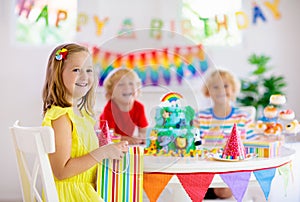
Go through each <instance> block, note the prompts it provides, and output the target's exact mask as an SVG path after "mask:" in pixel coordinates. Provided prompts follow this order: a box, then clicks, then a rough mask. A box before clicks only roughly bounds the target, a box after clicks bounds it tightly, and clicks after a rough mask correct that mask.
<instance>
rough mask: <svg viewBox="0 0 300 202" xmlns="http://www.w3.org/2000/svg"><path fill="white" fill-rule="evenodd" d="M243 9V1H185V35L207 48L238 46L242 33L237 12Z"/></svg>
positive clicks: (183, 10)
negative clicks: (238, 24)
mask: <svg viewBox="0 0 300 202" xmlns="http://www.w3.org/2000/svg"><path fill="white" fill-rule="evenodd" d="M241 7H242V2H241V0H183V6H182V18H183V20H184V22H185V23H184V24H183V26H184V30H186V31H184V33H183V34H184V35H185V36H187V37H189V38H191V39H192V40H193V41H195V42H196V43H202V44H203V45H205V46H224V45H231V46H233V45H237V44H239V43H241V33H240V30H239V29H238V26H237V16H236V12H237V11H239V10H240V9H241Z"/></svg>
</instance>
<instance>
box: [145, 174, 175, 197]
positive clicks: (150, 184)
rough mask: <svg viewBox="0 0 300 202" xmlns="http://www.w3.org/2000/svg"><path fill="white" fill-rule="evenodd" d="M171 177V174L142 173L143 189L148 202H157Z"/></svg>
mask: <svg viewBox="0 0 300 202" xmlns="http://www.w3.org/2000/svg"><path fill="white" fill-rule="evenodd" d="M172 176H173V174H169V173H144V185H143V187H144V190H145V192H146V194H147V196H148V198H149V200H150V202H155V201H157V199H158V197H159V195H160V194H161V192H162V191H163V190H164V188H165V187H166V186H167V184H168V183H169V181H170V179H171V178H172Z"/></svg>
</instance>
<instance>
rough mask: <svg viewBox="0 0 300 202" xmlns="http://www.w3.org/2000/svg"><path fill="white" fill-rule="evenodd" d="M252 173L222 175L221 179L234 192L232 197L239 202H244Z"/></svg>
mask: <svg viewBox="0 0 300 202" xmlns="http://www.w3.org/2000/svg"><path fill="white" fill-rule="evenodd" d="M250 176H251V172H239V173H226V174H221V178H222V179H223V181H224V182H225V183H226V184H227V185H228V187H229V188H230V189H231V191H232V195H233V196H234V198H235V199H236V200H237V202H242V201H243V197H244V195H245V192H246V190H247V187H248V184H249V180H250Z"/></svg>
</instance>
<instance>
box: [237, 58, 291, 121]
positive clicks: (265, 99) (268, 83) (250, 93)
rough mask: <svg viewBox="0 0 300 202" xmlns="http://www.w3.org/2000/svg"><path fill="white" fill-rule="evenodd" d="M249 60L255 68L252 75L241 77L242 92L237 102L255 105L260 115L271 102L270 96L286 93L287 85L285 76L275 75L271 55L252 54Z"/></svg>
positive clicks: (244, 104) (243, 104)
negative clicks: (271, 64)
mask: <svg viewBox="0 0 300 202" xmlns="http://www.w3.org/2000/svg"><path fill="white" fill-rule="evenodd" d="M248 61H249V63H250V64H251V65H254V66H255V69H254V70H253V71H251V72H250V75H249V76H247V77H246V78H242V79H241V93H240V96H239V97H238V98H237V103H239V104H240V105H242V106H254V107H255V108H256V110H257V112H258V114H257V115H258V116H260V115H261V114H260V112H261V110H262V109H263V108H264V107H265V106H267V105H268V104H269V99H270V96H271V95H273V94H282V95H284V94H285V93H284V88H285V87H286V86H287V83H286V81H285V78H284V77H283V76H281V75H274V74H272V73H271V72H270V70H271V69H272V68H271V67H270V66H269V65H268V62H269V61H270V57H268V56H265V55H256V54H252V55H251V56H250V57H249V58H248Z"/></svg>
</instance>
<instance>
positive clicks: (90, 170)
mask: <svg viewBox="0 0 300 202" xmlns="http://www.w3.org/2000/svg"><path fill="white" fill-rule="evenodd" d="M95 84H96V82H95V74H94V69H93V65H92V59H91V55H90V53H89V51H88V49H87V48H86V47H84V46H81V45H78V44H74V43H70V44H63V45H59V46H57V47H56V48H55V49H54V50H53V52H52V53H51V54H50V56H49V60H48V65H47V70H46V79H45V84H44V89H43V114H44V119H43V123H42V125H43V126H50V127H52V128H53V130H54V134H55V152H54V153H52V154H49V160H50V163H51V167H52V171H53V174H54V180H55V184H56V189H57V193H58V195H59V201H103V200H102V199H101V197H100V196H99V194H97V192H96V187H95V185H96V177H97V163H98V162H101V161H102V160H103V159H106V158H109V159H118V160H119V159H121V158H123V156H124V153H126V152H127V150H128V142H126V141H123V142H120V143H117V144H108V145H105V146H102V147H99V146H98V139H97V137H96V134H95V131H94V125H95V122H96V121H95V120H94V119H93V117H92V116H93V104H94V97H95V95H94V89H95Z"/></svg>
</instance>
